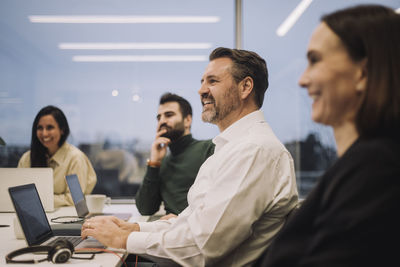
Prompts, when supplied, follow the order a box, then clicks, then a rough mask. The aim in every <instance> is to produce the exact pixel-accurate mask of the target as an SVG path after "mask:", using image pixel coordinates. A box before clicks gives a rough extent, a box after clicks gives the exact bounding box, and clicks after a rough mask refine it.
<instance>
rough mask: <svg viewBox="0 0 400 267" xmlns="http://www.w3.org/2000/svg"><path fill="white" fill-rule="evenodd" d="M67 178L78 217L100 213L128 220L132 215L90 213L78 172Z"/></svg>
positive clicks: (88, 216)
mask: <svg viewBox="0 0 400 267" xmlns="http://www.w3.org/2000/svg"><path fill="white" fill-rule="evenodd" d="M65 179H66V180H67V184H68V187H69V191H70V192H71V196H72V200H73V201H74V205H75V209H76V213H77V214H78V217H81V218H86V219H87V218H90V217H93V216H98V215H103V216H104V215H112V216H115V217H117V218H120V219H121V220H124V221H127V220H129V218H130V217H131V216H132V214H131V213H96V214H92V213H89V209H88V207H87V204H86V199H85V196H84V195H83V192H82V187H81V185H80V183H79V180H78V176H77V175H76V174H71V175H67V176H65Z"/></svg>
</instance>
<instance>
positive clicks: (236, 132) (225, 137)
mask: <svg viewBox="0 0 400 267" xmlns="http://www.w3.org/2000/svg"><path fill="white" fill-rule="evenodd" d="M257 121H260V122H261V121H265V119H264V114H263V113H262V111H261V110H256V111H253V112H252V113H249V114H247V115H246V116H244V117H243V118H241V119H240V120H238V121H236V122H234V123H233V124H232V125H230V126H229V127H228V128H226V129H225V130H224V131H223V132H222V133H220V134H219V135H217V136H216V137H214V139H213V143H214V144H215V145H216V146H220V145H224V144H226V143H228V142H229V141H231V140H234V139H236V138H238V137H240V136H243V134H245V132H246V131H247V129H248V128H249V127H250V126H251V125H252V124H253V123H254V122H257Z"/></svg>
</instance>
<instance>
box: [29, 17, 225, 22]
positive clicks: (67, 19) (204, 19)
mask: <svg viewBox="0 0 400 267" xmlns="http://www.w3.org/2000/svg"><path fill="white" fill-rule="evenodd" d="M28 17H29V20H30V21H31V22H32V23H216V22H219V21H220V18H219V17H217V16H28Z"/></svg>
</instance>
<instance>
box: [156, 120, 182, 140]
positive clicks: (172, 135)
mask: <svg viewBox="0 0 400 267" xmlns="http://www.w3.org/2000/svg"><path fill="white" fill-rule="evenodd" d="M161 128H164V129H167V132H166V133H165V134H163V135H161V136H162V137H166V138H168V139H170V140H171V142H175V141H176V140H178V139H179V138H181V137H182V135H183V133H184V132H185V125H184V124H183V121H182V122H178V123H177V124H175V125H174V127H173V128H172V127H169V126H167V125H166V124H162V125H161V126H160V129H161Z"/></svg>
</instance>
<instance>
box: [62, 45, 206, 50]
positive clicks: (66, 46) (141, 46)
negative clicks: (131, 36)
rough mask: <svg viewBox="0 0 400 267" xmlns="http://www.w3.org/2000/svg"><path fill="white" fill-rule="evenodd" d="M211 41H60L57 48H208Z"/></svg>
mask: <svg viewBox="0 0 400 267" xmlns="http://www.w3.org/2000/svg"><path fill="white" fill-rule="evenodd" d="M211 47H212V44H211V43H60V44H59V45H58V48H59V49H71V50H128V49H209V48H211Z"/></svg>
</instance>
